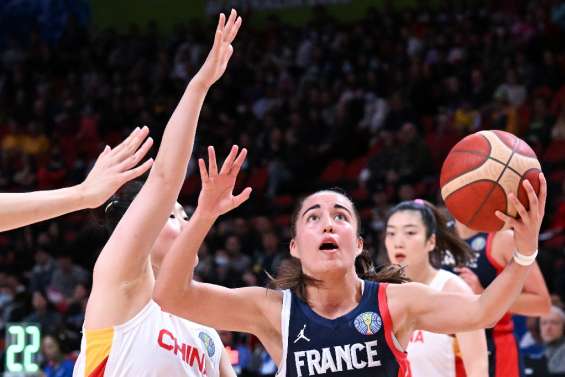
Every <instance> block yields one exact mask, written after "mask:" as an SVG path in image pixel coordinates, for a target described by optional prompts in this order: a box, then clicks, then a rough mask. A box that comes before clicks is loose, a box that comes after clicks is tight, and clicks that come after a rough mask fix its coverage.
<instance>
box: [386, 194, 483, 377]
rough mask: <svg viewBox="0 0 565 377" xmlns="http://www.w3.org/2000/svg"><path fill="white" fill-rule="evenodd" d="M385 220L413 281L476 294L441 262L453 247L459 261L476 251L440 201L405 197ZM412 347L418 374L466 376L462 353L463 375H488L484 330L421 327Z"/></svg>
mask: <svg viewBox="0 0 565 377" xmlns="http://www.w3.org/2000/svg"><path fill="white" fill-rule="evenodd" d="M385 226H386V228H385V229H386V233H385V247H386V250H387V253H388V257H389V259H390V261H391V263H395V264H399V265H401V266H404V271H405V272H406V276H407V277H408V278H410V280H411V281H414V282H418V283H422V284H426V285H427V286H429V287H430V288H432V289H435V290H437V291H440V292H457V293H465V294H473V291H472V290H471V288H470V287H469V286H468V285H467V284H466V283H465V281H463V280H462V279H461V278H460V277H458V276H457V275H455V274H453V273H451V272H449V271H446V270H443V269H441V268H440V267H441V261H442V260H443V259H444V255H445V254H446V252H447V250H449V252H450V254H451V255H452V256H453V257H454V259H455V260H456V261H457V263H458V264H465V263H466V262H468V261H469V260H470V258H471V257H472V253H471V250H470V249H469V246H467V244H466V243H465V242H464V241H463V240H462V239H461V238H459V237H458V236H457V234H456V233H455V232H454V231H453V230H450V229H449V228H448V225H447V220H446V219H445V217H444V216H443V215H442V214H441V213H440V212H439V211H438V209H437V208H436V207H435V206H433V205H432V204H430V203H428V202H426V201H424V200H421V199H417V200H411V201H405V202H402V203H400V204H397V205H396V206H394V207H393V208H392V209H391V210H390V212H389V213H388V216H387V220H386V222H385ZM406 351H407V352H408V360H409V361H410V369H411V371H412V376H414V377H426V376H438V377H439V376H446V377H447V376H449V377H455V376H461V375H462V374H461V371H459V372H460V373H457V370H458V369H457V368H458V365H457V358H456V355H458V356H460V357H461V358H462V360H463V363H464V370H463V375H466V376H468V377H472V376H477V377H478V376H482V377H487V376H488V354H487V344H486V338H485V332H484V330H477V331H472V332H459V333H456V334H454V335H448V334H435V333H431V332H428V331H423V330H415V331H414V333H413V334H412V336H411V337H410V341H409V343H408V347H407V348H406ZM465 372H466V373H465Z"/></svg>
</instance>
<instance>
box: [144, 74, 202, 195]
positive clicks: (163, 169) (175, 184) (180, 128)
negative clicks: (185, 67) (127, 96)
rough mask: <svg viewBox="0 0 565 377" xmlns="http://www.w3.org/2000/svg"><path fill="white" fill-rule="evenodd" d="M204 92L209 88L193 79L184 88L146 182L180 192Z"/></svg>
mask: <svg viewBox="0 0 565 377" xmlns="http://www.w3.org/2000/svg"><path fill="white" fill-rule="evenodd" d="M207 92H208V87H206V86H205V85H204V84H202V83H201V82H200V81H199V80H197V79H193V80H192V81H191V82H190V83H189V84H188V86H187V87H186V90H185V92H184V94H183V96H182V98H181V100H180V101H179V104H178V105H177V107H176V109H175V111H174V112H173V114H172V115H171V118H170V119H169V122H168V123H167V127H166V128H165V132H164V133H163V138H162V141H161V147H160V148H159V152H158V154H157V157H156V159H155V163H154V164H153V168H152V169H151V173H150V175H149V178H148V181H147V183H150V182H153V181H156V180H159V182H158V184H159V186H160V187H162V188H163V189H171V190H173V191H178V190H180V187H181V185H182V183H183V181H184V178H185V175H186V169H187V166H188V161H189V159H190V156H191V154H192V147H193V144H194V137H195V134H196V127H197V124H198V118H199V116H200V110H201V109H202V105H203V103H204V98H205V97H206V94H207ZM175 199H176V195H175ZM171 205H172V203H171Z"/></svg>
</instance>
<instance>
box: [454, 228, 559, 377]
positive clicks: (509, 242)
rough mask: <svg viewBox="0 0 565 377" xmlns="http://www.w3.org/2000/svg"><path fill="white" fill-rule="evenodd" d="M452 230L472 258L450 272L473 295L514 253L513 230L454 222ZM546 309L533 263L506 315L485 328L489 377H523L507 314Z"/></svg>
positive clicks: (544, 294)
mask: <svg viewBox="0 0 565 377" xmlns="http://www.w3.org/2000/svg"><path fill="white" fill-rule="evenodd" d="M455 228H456V230H457V233H458V234H459V236H460V237H461V238H463V239H464V240H465V241H466V242H467V244H468V245H469V246H470V247H471V249H472V251H473V253H474V254H475V255H474V258H473V260H472V261H471V262H470V263H469V264H467V267H461V268H454V270H455V271H456V272H457V273H458V274H459V276H461V277H462V278H463V280H465V281H466V282H467V284H469V286H470V287H471V289H472V290H473V292H475V293H476V294H480V293H481V292H483V290H484V288H485V287H487V286H488V285H489V284H490V283H491V282H492V281H493V279H495V278H496V276H497V275H498V274H500V272H501V271H502V270H503V269H504V266H506V265H507V264H508V263H509V262H510V261H511V260H512V253H513V252H514V250H516V244H515V243H514V235H513V231H512V230H504V231H500V232H496V233H489V234H487V233H480V232H476V231H474V230H472V229H470V228H468V227H466V226H465V225H463V224H461V223H460V222H458V221H456V223H455ZM449 262H450V263H447V264H445V265H444V266H446V267H447V268H453V266H454V264H453V261H452V260H449ZM550 306H551V301H550V297H549V292H548V290H547V287H546V285H545V281H544V279H543V275H542V274H541V271H540V269H539V266H538V265H537V263H535V264H534V266H533V267H532V271H531V272H530V273H529V275H528V277H527V279H526V282H525V284H524V289H523V291H522V293H521V294H520V296H518V299H517V300H516V302H515V303H514V304H513V305H512V306H511V307H510V312H509V313H507V314H506V315H505V316H504V317H503V318H502V319H501V320H500V321H498V322H497V323H496V324H495V325H494V327H493V328H489V329H486V334H487V345H488V350H489V371H490V372H489V373H490V376H492V377H501V376H509V377H518V376H522V375H523V365H522V360H521V357H520V353H519V349H518V343H517V339H516V338H515V336H514V325H513V322H512V315H511V313H515V314H521V315H526V316H540V315H544V314H546V313H547V312H548V311H549V308H550Z"/></svg>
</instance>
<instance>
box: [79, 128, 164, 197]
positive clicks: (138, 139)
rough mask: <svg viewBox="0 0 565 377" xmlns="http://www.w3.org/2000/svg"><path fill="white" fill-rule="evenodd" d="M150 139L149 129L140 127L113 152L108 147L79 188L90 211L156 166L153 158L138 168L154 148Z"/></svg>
mask: <svg viewBox="0 0 565 377" xmlns="http://www.w3.org/2000/svg"><path fill="white" fill-rule="evenodd" d="M148 135H149V129H148V128H147V127H143V128H142V129H140V128H139V127H137V128H136V129H135V130H133V132H132V133H131V134H130V135H129V136H128V137H127V138H126V139H125V140H124V141H122V142H121V143H120V144H119V145H118V146H117V147H115V148H114V149H111V148H110V147H109V146H106V148H104V150H103V151H102V153H100V155H99V156H98V159H97V160H96V162H95V163H94V167H93V168H92V170H91V171H90V173H88V176H87V177H86V179H85V180H84V182H82V183H81V185H80V186H81V191H82V193H83V195H84V197H85V199H86V205H87V208H95V207H99V206H101V205H102V204H104V202H106V200H108V199H109V198H110V197H111V196H112V195H113V194H114V193H115V192H116V191H118V189H119V188H120V187H122V185H123V184H124V183H126V182H128V181H130V180H132V179H135V178H137V177H139V176H140V175H142V174H143V173H145V172H146V171H147V170H149V168H150V167H151V165H152V164H153V159H152V158H150V159H148V160H147V161H145V162H144V163H143V164H141V165H139V166H137V164H138V163H139V162H140V161H141V160H142V159H143V157H144V156H145V155H146V154H147V152H148V151H149V149H150V148H151V146H152V145H153V139H151V138H150V137H149V138H148V137H147V136H148Z"/></svg>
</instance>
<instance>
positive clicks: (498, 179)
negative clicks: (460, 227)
mask: <svg viewBox="0 0 565 377" xmlns="http://www.w3.org/2000/svg"><path fill="white" fill-rule="evenodd" d="M495 135H496V133H495ZM496 136H497V137H498V138H499V139H500V137H499V136H498V135H496ZM501 142H502V143H503V144H504V145H506V143H504V141H502V140H501ZM517 145H518V138H517V137H515V138H514V144H513V145H512V152H511V153H510V157H508V161H506V164H504V167H503V168H502V171H501V172H500V174H499V175H498V178H497V179H496V181H495V182H494V183H495V184H493V185H492V187H491V188H490V190H489V191H488V192H487V194H486V195H485V196H484V198H483V200H481V203H480V204H479V205H478V206H477V209H476V210H475V213H473V215H472V216H471V218H470V219H469V224H472V223H473V222H474V221H475V218H476V217H477V215H478V214H479V212H481V210H482V209H483V206H484V205H485V203H486V202H487V201H488V199H489V197H490V196H491V194H492V193H493V192H494V190H495V188H496V186H495V185H497V186H501V185H500V184H499V182H500V179H501V178H502V176H503V175H504V172H505V171H506V168H508V165H510V161H512V157H513V156H514V153H515V151H516V146H517ZM506 146H508V145H506ZM518 175H520V174H518ZM501 187H502V186H501ZM502 189H503V190H504V187H502ZM504 192H506V190H504ZM508 204H509V203H508V200H506V211H505V212H508ZM501 222H502V221H501Z"/></svg>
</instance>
